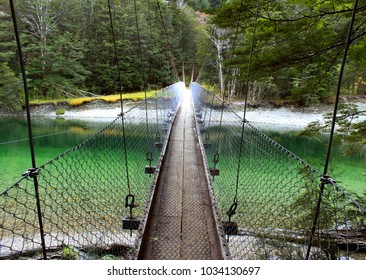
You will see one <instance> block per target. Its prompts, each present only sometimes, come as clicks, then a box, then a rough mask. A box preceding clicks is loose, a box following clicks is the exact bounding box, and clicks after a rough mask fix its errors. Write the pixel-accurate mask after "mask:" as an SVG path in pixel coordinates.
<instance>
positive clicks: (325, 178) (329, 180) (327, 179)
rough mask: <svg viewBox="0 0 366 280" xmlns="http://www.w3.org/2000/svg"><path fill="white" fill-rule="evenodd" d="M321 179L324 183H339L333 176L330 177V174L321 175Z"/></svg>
mask: <svg viewBox="0 0 366 280" xmlns="http://www.w3.org/2000/svg"><path fill="white" fill-rule="evenodd" d="M320 181H321V182H322V183H323V184H330V185H333V184H335V183H337V182H336V181H335V180H333V178H332V177H330V176H329V175H324V174H323V175H322V176H321V177H320Z"/></svg>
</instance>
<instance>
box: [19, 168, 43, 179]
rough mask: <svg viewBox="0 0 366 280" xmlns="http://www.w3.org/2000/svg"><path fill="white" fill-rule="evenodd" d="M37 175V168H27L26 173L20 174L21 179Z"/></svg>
mask: <svg viewBox="0 0 366 280" xmlns="http://www.w3.org/2000/svg"><path fill="white" fill-rule="evenodd" d="M38 175H39V168H33V167H32V168H29V169H28V170H27V171H26V172H24V173H22V176H23V177H30V178H34V177H37V176H38Z"/></svg>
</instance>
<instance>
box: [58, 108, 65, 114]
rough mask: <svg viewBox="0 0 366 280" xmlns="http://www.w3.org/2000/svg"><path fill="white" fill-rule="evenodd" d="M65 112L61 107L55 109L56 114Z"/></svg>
mask: <svg viewBox="0 0 366 280" xmlns="http://www.w3.org/2000/svg"><path fill="white" fill-rule="evenodd" d="M65 113H66V110H65V109H63V108H59V109H57V110H56V115H64V114H65Z"/></svg>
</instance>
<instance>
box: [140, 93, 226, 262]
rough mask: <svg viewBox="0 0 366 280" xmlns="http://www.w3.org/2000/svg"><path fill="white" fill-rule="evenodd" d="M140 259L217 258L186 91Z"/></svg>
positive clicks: (191, 112) (174, 126)
mask: <svg viewBox="0 0 366 280" xmlns="http://www.w3.org/2000/svg"><path fill="white" fill-rule="evenodd" d="M160 172H161V173H160V178H159V180H158V184H157V186H156V188H157V189H156V192H155V195H156V197H155V202H154V204H153V205H152V207H151V208H152V209H151V210H150V211H152V212H151V214H150V217H151V218H150V219H149V222H148V223H147V227H146V229H145V235H146V234H147V236H145V237H144V239H143V242H142V245H141V250H140V255H139V259H167V260H192V259H202V260H207V259H222V252H221V249H220V248H221V247H220V245H219V244H220V243H219V238H218V234H217V231H216V224H215V220H214V217H213V212H212V211H213V210H212V205H211V199H210V196H209V192H208V184H207V179H206V176H205V169H204V165H203V161H202V156H201V151H200V149H199V146H198V144H197V136H196V131H195V122H194V109H193V106H192V101H191V95H190V91H187V92H186V94H185V96H184V97H183V101H182V105H181V107H180V109H179V111H178V113H177V116H176V119H175V122H174V124H173V127H172V130H171V135H170V140H169V143H168V146H167V151H166V154H165V160H164V162H163V165H162V167H161V171H160Z"/></svg>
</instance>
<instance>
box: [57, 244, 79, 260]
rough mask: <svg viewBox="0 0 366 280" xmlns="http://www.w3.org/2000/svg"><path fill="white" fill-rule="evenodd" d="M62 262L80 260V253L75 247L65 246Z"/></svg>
mask: <svg viewBox="0 0 366 280" xmlns="http://www.w3.org/2000/svg"><path fill="white" fill-rule="evenodd" d="M61 259H62V260H79V259H80V252H79V250H78V249H76V248H75V247H73V246H64V247H63V249H62V255H61Z"/></svg>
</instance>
